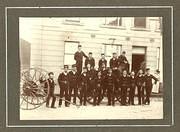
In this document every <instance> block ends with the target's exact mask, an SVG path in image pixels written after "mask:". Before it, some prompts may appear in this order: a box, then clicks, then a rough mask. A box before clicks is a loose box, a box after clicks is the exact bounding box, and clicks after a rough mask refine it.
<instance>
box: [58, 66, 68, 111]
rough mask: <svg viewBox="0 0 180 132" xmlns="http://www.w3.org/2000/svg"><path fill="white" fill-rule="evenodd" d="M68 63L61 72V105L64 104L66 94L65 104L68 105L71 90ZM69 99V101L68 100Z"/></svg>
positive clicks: (59, 79) (59, 81)
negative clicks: (63, 99)
mask: <svg viewBox="0 0 180 132" xmlns="http://www.w3.org/2000/svg"><path fill="white" fill-rule="evenodd" d="M68 78H69V77H68V65H64V71H63V72H62V73H61V74H59V77H58V83H59V86H60V99H59V107H61V105H62V98H63V97H64V96H65V106H66V107H68V106H69V103H68V102H67V101H68V90H69V80H68ZM66 100H67V101H66Z"/></svg>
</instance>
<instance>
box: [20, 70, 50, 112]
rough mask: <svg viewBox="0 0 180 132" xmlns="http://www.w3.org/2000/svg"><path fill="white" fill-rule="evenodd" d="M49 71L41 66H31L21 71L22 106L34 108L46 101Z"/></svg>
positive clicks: (27, 108)
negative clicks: (40, 67)
mask: <svg viewBox="0 0 180 132" xmlns="http://www.w3.org/2000/svg"><path fill="white" fill-rule="evenodd" d="M46 79H47V72H46V71H45V70H42V69H39V68H30V69H28V70H24V71H22V73H21V83H20V107H21V109H23V110H32V109H36V108H38V107H40V106H41V105H42V104H44V103H45V102H46V96H47V89H46V88H45V82H46Z"/></svg>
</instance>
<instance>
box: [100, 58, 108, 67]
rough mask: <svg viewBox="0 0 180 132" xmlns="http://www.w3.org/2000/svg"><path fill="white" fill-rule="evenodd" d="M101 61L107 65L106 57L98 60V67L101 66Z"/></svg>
mask: <svg viewBox="0 0 180 132" xmlns="http://www.w3.org/2000/svg"><path fill="white" fill-rule="evenodd" d="M103 63H104V64H105V66H107V60H106V59H100V60H99V63H98V66H99V68H100V69H101V68H102V64H103Z"/></svg>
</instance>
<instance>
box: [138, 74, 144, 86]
mask: <svg viewBox="0 0 180 132" xmlns="http://www.w3.org/2000/svg"><path fill="white" fill-rule="evenodd" d="M144 81H145V80H144V75H141V76H139V75H138V76H136V85H137V86H142V85H143V83H144Z"/></svg>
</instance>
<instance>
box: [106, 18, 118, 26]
mask: <svg viewBox="0 0 180 132" xmlns="http://www.w3.org/2000/svg"><path fill="white" fill-rule="evenodd" d="M105 25H110V26H118V18H117V17H108V18H105Z"/></svg>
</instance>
